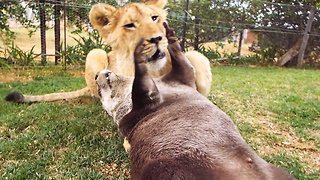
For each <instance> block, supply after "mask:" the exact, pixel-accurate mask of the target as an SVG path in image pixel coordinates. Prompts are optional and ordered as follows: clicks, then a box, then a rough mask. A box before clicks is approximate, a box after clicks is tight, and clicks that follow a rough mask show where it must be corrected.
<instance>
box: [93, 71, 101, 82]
mask: <svg viewBox="0 0 320 180" xmlns="http://www.w3.org/2000/svg"><path fill="white" fill-rule="evenodd" d="M99 73H100V72H97V74H96V75H95V76H94V80H97V79H98V76H99Z"/></svg>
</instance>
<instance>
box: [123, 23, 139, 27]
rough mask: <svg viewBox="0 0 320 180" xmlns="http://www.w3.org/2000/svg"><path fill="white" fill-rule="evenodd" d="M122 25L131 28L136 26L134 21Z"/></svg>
mask: <svg viewBox="0 0 320 180" xmlns="http://www.w3.org/2000/svg"><path fill="white" fill-rule="evenodd" d="M124 27H126V28H133V27H136V26H135V25H134V23H128V24H126V25H124Z"/></svg>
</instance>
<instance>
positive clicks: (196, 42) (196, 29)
mask: <svg viewBox="0 0 320 180" xmlns="http://www.w3.org/2000/svg"><path fill="white" fill-rule="evenodd" d="M199 21H200V20H199V19H198V18H196V19H195V20H194V33H195V38H194V43H193V48H194V50H196V51H197V50H199Z"/></svg>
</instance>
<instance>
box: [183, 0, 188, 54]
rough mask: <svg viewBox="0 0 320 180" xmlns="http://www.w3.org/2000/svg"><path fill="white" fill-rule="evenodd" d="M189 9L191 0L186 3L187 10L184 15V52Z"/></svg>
mask: <svg viewBox="0 0 320 180" xmlns="http://www.w3.org/2000/svg"><path fill="white" fill-rule="evenodd" d="M188 9H189V0H187V1H186V10H185V14H184V22H183V32H182V42H181V49H182V50H183V51H184V44H185V42H186V33H187V21H188V18H187V16H188Z"/></svg>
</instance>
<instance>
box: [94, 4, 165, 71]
mask: <svg viewBox="0 0 320 180" xmlns="http://www.w3.org/2000/svg"><path fill="white" fill-rule="evenodd" d="M166 3H167V0H149V1H147V2H145V3H142V2H140V3H131V4H128V5H125V6H123V7H120V8H118V9H116V8H115V7H113V6H110V5H108V4H103V3H99V4H96V5H94V6H93V7H92V9H91V11H90V21H91V24H92V25H93V27H94V28H95V29H97V30H98V31H99V33H100V35H101V36H102V37H103V38H104V40H105V41H106V42H107V43H108V44H109V45H111V47H112V49H113V51H114V52H115V53H116V56H117V60H130V61H131V62H132V63H133V52H134V49H135V47H136V45H137V43H138V41H139V40H140V38H141V37H143V38H144V39H145V42H144V44H145V45H146V46H145V49H144V51H143V53H144V54H145V55H146V56H147V59H148V64H149V67H150V66H151V68H153V69H161V68H162V67H163V66H164V65H165V63H166V48H167V45H168V42H167V39H166V36H165V29H164V27H163V22H164V21H166V15H167V12H166V11H165V10H164V9H163V8H164V6H165V5H166Z"/></svg>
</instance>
